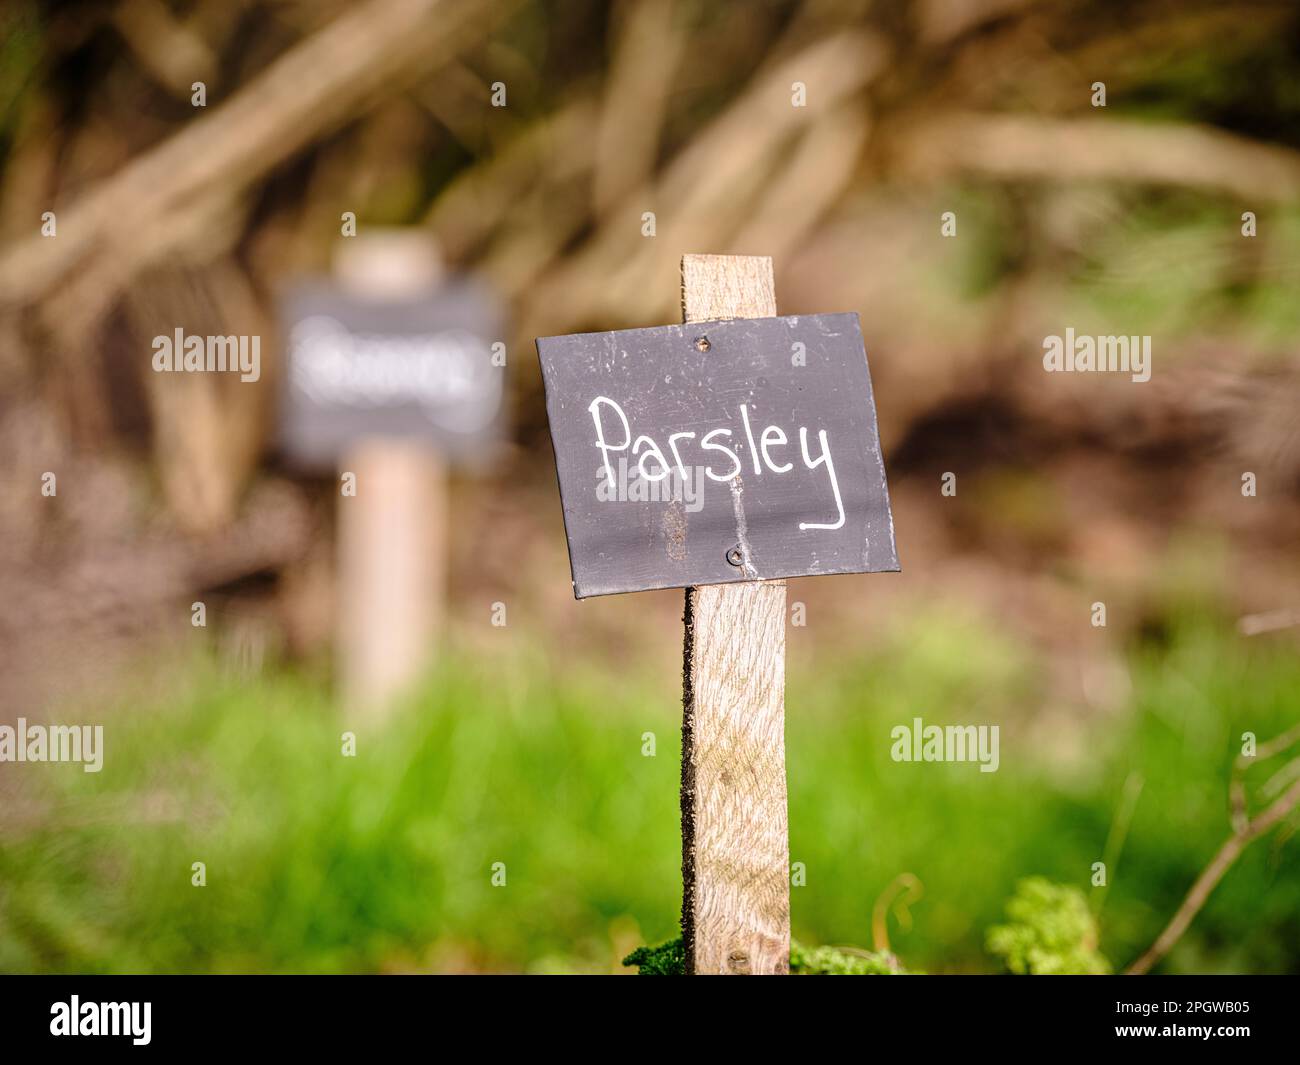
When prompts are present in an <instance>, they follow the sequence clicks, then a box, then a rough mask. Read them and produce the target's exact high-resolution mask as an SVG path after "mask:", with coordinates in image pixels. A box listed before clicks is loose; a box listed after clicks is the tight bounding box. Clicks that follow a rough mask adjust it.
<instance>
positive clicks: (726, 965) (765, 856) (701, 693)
mask: <svg viewBox="0 0 1300 1065" xmlns="http://www.w3.org/2000/svg"><path fill="white" fill-rule="evenodd" d="M775 314H776V295H775V286H774V283H773V279H772V260H771V259H770V258H767V257H750V256H722V255H687V256H685V257H683V259H682V318H683V321H686V322H695V321H705V320H710V319H717V318H766V317H772V316H775ZM684 622H685V645H684V668H683V695H682V701H683V720H682V880H683V898H682V936H683V940H684V945H685V949H686V967H687V972H688V973H698V974H703V973H737V974H778V973H786V972H788V971H789V964H790V878H789V876H790V843H789V828H788V817H787V810H786V787H785V582H784V581H752V582H746V583H742V584H719V585H709V586H705V587H699V588H688V589H686V613H685V618H684Z"/></svg>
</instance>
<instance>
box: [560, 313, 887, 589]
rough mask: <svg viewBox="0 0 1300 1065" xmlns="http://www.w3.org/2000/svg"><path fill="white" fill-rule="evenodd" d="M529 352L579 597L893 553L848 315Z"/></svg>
mask: <svg viewBox="0 0 1300 1065" xmlns="http://www.w3.org/2000/svg"><path fill="white" fill-rule="evenodd" d="M537 351H538V355H539V357H540V358H541V363H542V376H543V381H544V383H545V388H546V410H547V416H548V418H549V421H550V429H551V441H552V443H553V444H554V447H555V461H556V468H557V470H558V472H559V480H560V496H561V499H562V501H563V505H564V524H565V531H566V533H567V536H568V541H569V562H570V566H571V568H572V572H573V588H574V594H575V595H576V596H577V597H578V598H579V599H582V598H585V597H586V596H591V595H608V594H611V593H615V592H634V591H644V590H647V589H651V588H672V587H684V586H691V585H702V584H721V583H727V582H731V581H746V580H768V579H774V578H779V577H796V576H807V575H813V574H829V573H872V572H880V571H888V570H897V569H898V568H899V565H898V554H897V550H896V548H895V545H894V525H893V518H892V515H891V513H890V509H889V492H888V488H887V486H886V484H885V468H884V463H883V461H882V459H881V455H880V441H879V437H878V433H877V428H876V412H875V403H874V400H873V398H872V392H871V376H870V373H869V371H868V368H867V357H866V351H865V350H864V347H863V343H862V334H861V331H860V329H859V327H858V318H857V315H855V314H822V315H813V316H789V317H782V318H737V319H731V320H727V321H716V322H696V323H692V324H689V325H672V326H662V327H658V328H654V329H628V330H621V331H618V332H610V333H582V334H577V335H573V336H562V337H542V338H540V339H538V341H537Z"/></svg>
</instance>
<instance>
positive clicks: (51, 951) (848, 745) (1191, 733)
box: [0, 578, 1300, 973]
mask: <svg viewBox="0 0 1300 1065" xmlns="http://www.w3.org/2000/svg"><path fill="white" fill-rule="evenodd" d="M846 579H847V580H851V579H852V578H846ZM503 659H504V663H503ZM192 671H193V679H192V685H191V686H190V687H187V688H174V689H172V690H170V691H168V692H167V693H166V694H165V695H164V696H163V697H156V696H154V697H150V698H137V699H131V700H125V699H124V700H123V701H122V703H121V705H117V706H114V705H107V706H102V707H99V706H97V707H94V708H87V707H82V706H71V707H68V708H66V709H65V710H62V711H60V712H59V714H58V715H57V716H58V717H61V718H62V719H64V720H68V721H100V720H102V721H104V722H105V724H106V726H107V727H106V729H105V733H106V753H105V763H104V768H103V771H102V772H100V773H82V772H80V771H79V770H77V769H76V767H72V766H67V765H57V764H50V765H28V766H26V767H25V768H22V769H18V768H17V767H12V769H11V771H10V772H11V778H12V785H11V786H12V787H14V788H15V790H16V794H15V796H14V800H13V802H12V805H8V803H9V799H8V797H6V800H5V801H6V804H7V805H6V809H5V811H4V815H3V816H0V971H18V972H29V971H38V972H47V971H51V972H87V971H88V972H121V971H135V972H229V971H234V972H242V971H255V972H261V971H269V972H286V971H287V972H300V971H301V972H349V971H386V970H393V969H403V970H407V969H412V970H437V971H445V970H457V969H465V970H473V971H521V970H528V971H534V972H560V971H563V972H589V973H590V972H608V971H610V970H611V969H614V968H616V967H617V966H618V961H619V959H621V958H622V957H623V955H625V954H626V953H627V951H628V949H629V948H630V947H631V946H632V945H634V944H636V943H640V942H647V941H649V942H660V941H661V940H663V939H666V938H668V937H669V936H672V935H674V934H675V930H676V928H677V923H678V918H679V914H680V906H681V866H680V863H681V840H680V835H679V827H678V826H679V806H678V785H679V781H680V764H679V761H678V757H677V752H676V750H675V747H676V744H675V743H673V742H672V740H671V737H673V736H674V735H675V734H676V732H677V730H678V729H680V727H681V710H680V704H679V696H680V692H679V690H678V684H679V683H680V682H679V680H678V679H677V678H676V677H674V676H672V675H671V673H670V671H666V670H657V671H655V670H648V669H641V670H638V669H637V668H635V667H633V668H630V669H628V668H624V669H622V670H621V671H619V672H617V673H615V672H614V671H610V673H608V674H606V673H603V672H602V673H597V672H594V671H592V670H584V669H583V668H582V666H581V664H580V663H577V662H575V661H573V660H570V661H566V662H564V663H563V665H556V664H552V663H551V662H549V661H548V660H547V659H546V658H545V657H544V656H543V655H542V654H540V653H535V652H532V651H529V650H528V649H527V647H526V646H522V645H521V646H518V647H509V648H504V649H499V650H496V651H494V652H493V654H492V656H491V657H490V659H479V658H476V657H475V656H473V655H471V654H461V655H456V656H453V655H448V656H447V665H446V668H445V669H444V670H443V671H442V672H441V673H440V674H439V675H438V676H436V677H434V678H431V680H430V683H429V684H428V685H427V686H426V688H425V690H424V692H423V694H422V695H420V696H419V697H418V698H416V699H414V700H413V701H412V702H411V703H410V704H409V705H408V706H407V707H405V708H404V709H403V710H401V711H399V712H398V713H396V714H395V715H393V716H392V717H391V718H390V719H388V720H387V721H385V722H384V723H382V725H381V724H379V723H376V724H373V725H368V726H367V727H366V728H365V729H364V731H358V742H357V756H356V757H355V758H344V757H341V756H340V753H339V751H340V733H341V732H342V731H343V730H344V729H345V728H347V727H349V726H348V724H347V723H346V722H345V719H343V718H342V717H341V715H340V714H339V713H338V711H337V709H336V708H335V707H334V706H332V705H331V702H330V700H329V698H328V693H327V691H326V690H325V688H324V686H323V685H321V684H319V683H317V682H316V681H314V680H311V679H308V678H304V677H301V676H295V675H292V674H286V673H273V674H269V675H267V676H265V677H263V678H260V679H257V680H254V681H246V680H238V679H234V678H229V677H222V676H221V675H220V674H219V673H217V672H216V671H215V670H212V669H211V668H204V667H200V666H193V667H192ZM1130 676H1131V679H1132V697H1131V700H1130V701H1129V703H1128V705H1127V707H1126V708H1125V711H1124V713H1123V714H1120V715H1117V716H1115V717H1111V718H1107V720H1106V722H1105V724H1104V726H1102V725H1098V724H1097V723H1096V722H1095V721H1092V720H1088V719H1083V718H1078V719H1076V718H1072V717H1071V716H1070V715H1069V714H1068V713H1065V712H1062V711H1061V710H1060V708H1059V707H1058V708H1056V709H1054V710H1053V713H1054V714H1055V716H1054V717H1053V719H1052V727H1051V729H1050V731H1048V732H1044V731H1043V730H1042V729H1041V728H1040V729H1038V730H1037V731H1035V727H1034V726H1035V723H1036V722H1037V721H1038V720H1039V718H1040V717H1041V715H1042V714H1043V713H1044V698H1043V695H1042V691H1041V689H1040V688H1039V686H1038V685H1037V682H1036V677H1035V673H1034V669H1033V666H1032V663H1030V662H1028V661H1027V658H1026V655H1025V654H1024V652H1022V651H1021V650H1020V649H1019V648H1017V647H1016V646H1014V645H1013V644H1011V643H1009V642H1008V641H1006V640H1003V639H1002V638H1000V637H999V635H998V629H997V627H996V626H990V625H980V624H962V623H960V622H958V621H956V620H954V618H953V616H952V614H951V611H949V612H947V613H946V614H945V615H944V616H934V615H926V616H923V617H918V618H916V619H914V621H913V622H912V623H911V624H909V625H903V624H901V623H900V627H899V628H898V629H897V630H896V631H895V632H894V633H893V635H892V637H890V638H888V639H882V640H880V641H878V642H877V645H876V646H875V648H874V649H873V651H872V653H871V654H870V655H863V654H861V653H860V652H854V651H852V650H847V651H846V650H845V648H844V647H843V646H840V647H836V646H834V644H833V643H831V642H829V641H822V640H819V641H817V644H816V646H815V647H811V646H807V645H806V646H805V648H803V649H800V648H799V647H798V646H797V645H796V646H794V647H793V648H792V657H791V659H790V663H789V674H788V684H787V703H788V705H789V708H790V712H789V715H788V719H787V751H788V759H789V789H790V791H789V794H790V846H791V856H792V858H794V859H795V860H797V861H799V862H801V863H803V864H804V865H805V866H806V868H807V870H808V877H807V883H806V885H804V886H800V887H795V888H793V889H792V890H791V908H792V922H793V931H794V934H795V937H796V938H797V939H798V940H799V941H800V942H803V943H828V942H829V943H835V942H840V943H844V942H849V943H852V942H862V941H863V940H865V939H869V938H870V933H869V931H868V928H867V926H868V922H869V921H870V913H871V905H872V902H873V900H874V899H875V898H876V896H877V895H878V894H879V893H880V892H881V891H882V890H884V888H885V886H886V885H888V884H889V883H890V881H891V880H893V879H894V878H895V877H896V876H897V875H898V874H899V872H900V871H908V872H911V873H913V874H914V875H915V876H916V877H918V878H919V879H920V880H921V881H922V882H923V883H924V885H925V894H924V896H923V897H922V898H921V899H920V900H919V901H918V902H917V903H916V905H915V906H914V907H912V910H913V915H914V917H915V924H914V926H912V927H903V926H902V925H897V926H894V927H891V928H890V936H891V946H892V949H894V950H896V951H897V952H898V953H899V954H900V955H901V956H903V957H905V958H907V960H908V968H909V969H910V970H912V971H915V970H917V969H924V970H927V971H931V972H934V971H940V972H963V971H981V970H986V969H987V968H989V966H990V964H991V959H990V958H989V956H988V954H987V953H986V950H985V935H984V932H985V930H986V929H988V928H989V927H990V926H991V925H996V924H1001V923H1004V915H1003V903H1004V901H1005V900H1006V899H1007V898H1008V896H1010V895H1011V893H1012V892H1013V890H1014V887H1015V884H1016V881H1017V880H1019V879H1020V878H1021V877H1023V876H1024V875H1025V874H1026V873H1027V872H1029V871H1036V872H1040V873H1042V874H1043V875H1045V876H1046V877H1048V878H1049V879H1051V880H1054V881H1058V882H1065V881H1068V880H1070V879H1071V878H1072V877H1075V876H1077V875H1078V871H1079V870H1080V869H1087V868H1089V866H1090V864H1091V863H1092V862H1094V861H1096V860H1097V856H1098V854H1099V849H1100V848H1101V847H1102V846H1103V845H1104V842H1105V839H1106V836H1107V833H1108V831H1109V827H1110V824H1111V821H1112V818H1113V817H1114V814H1115V810H1116V807H1117V804H1118V803H1119V801H1120V795H1121V793H1122V791H1123V786H1124V781H1125V779H1126V778H1127V777H1128V776H1129V775H1130V774H1131V773H1138V774H1140V775H1141V776H1142V778H1143V779H1144V781H1145V784H1144V788H1143V790H1142V793H1141V796H1140V798H1139V800H1138V803H1137V806H1136V811H1135V814H1134V816H1133V819H1132V823H1131V827H1130V830H1129V832H1128V834H1127V837H1126V840H1125V844H1124V848H1123V851H1122V852H1121V853H1120V854H1119V856H1118V868H1117V869H1111V870H1110V871H1109V872H1110V884H1109V886H1108V887H1107V888H1106V889H1105V890H1106V892H1107V896H1106V905H1105V910H1104V918H1103V922H1102V929H1101V931H1102V936H1103V940H1102V943H1101V949H1102V950H1103V951H1104V953H1105V954H1106V955H1107V956H1108V957H1110V958H1113V959H1116V961H1117V962H1118V961H1119V960H1120V959H1128V958H1132V957H1135V956H1136V955H1137V954H1138V953H1139V952H1141V951H1142V950H1143V949H1145V948H1146V947H1147V946H1149V945H1150V943H1151V942H1152V940H1153V939H1154V938H1155V936H1156V935H1157V934H1158V933H1159V931H1160V929H1161V927H1163V924H1164V923H1165V922H1166V921H1167V920H1168V919H1169V916H1170V915H1171V914H1172V913H1173V911H1174V908H1175V907H1176V906H1177V905H1178V902H1179V900H1180V899H1181V898H1182V896H1183V895H1184V894H1185V893H1186V891H1187V889H1188V886H1189V885H1190V884H1191V883H1192V881H1193V880H1194V879H1195V877H1196V875H1197V873H1198V872H1199V871H1200V869H1201V868H1202V866H1203V865H1204V864H1205V862H1206V861H1207V860H1208V858H1209V857H1210V855H1212V854H1213V853H1214V850H1215V849H1216V848H1217V847H1218V845H1219V844H1220V843H1221V842H1222V839H1223V837H1224V836H1225V834H1226V832H1227V830H1228V825H1227V819H1226V816H1225V813H1224V806H1225V796H1226V787H1227V772H1228V767H1229V765H1230V763H1231V760H1232V757H1233V756H1234V755H1235V754H1236V753H1237V751H1239V750H1240V736H1241V733H1242V732H1244V731H1247V730H1249V731H1252V732H1254V733H1255V734H1256V735H1257V736H1259V737H1260V739H1261V740H1264V739H1267V738H1268V737H1271V736H1274V735H1276V734H1277V733H1279V732H1281V731H1282V730H1283V729H1284V728H1285V727H1286V726H1287V725H1289V724H1291V723H1293V722H1294V721H1295V720H1296V719H1297V718H1298V717H1300V660H1297V657H1296V656H1295V654H1294V652H1293V651H1291V650H1290V649H1289V647H1288V646H1287V645H1285V644H1284V643H1280V642H1279V643H1275V644H1272V645H1270V643H1269V642H1267V641H1264V640H1254V641H1242V640H1240V639H1239V638H1238V637H1237V636H1236V635H1235V634H1233V633H1232V632H1230V631H1220V630H1216V629H1214V628H1212V627H1209V626H1202V627H1184V628H1179V629H1172V630H1170V631H1168V632H1167V633H1166V634H1165V635H1164V637H1163V638H1162V639H1161V640H1160V641H1158V642H1151V643H1149V644H1146V645H1144V646H1143V649H1142V650H1141V651H1140V653H1138V654H1136V655H1135V656H1134V657H1133V658H1132V660H1131V663H1130ZM917 707H924V708H925V717H926V719H927V721H934V722H936V723H947V722H970V721H979V722H988V723H990V724H1000V725H1001V726H1002V765H1001V768H1000V769H999V770H998V772H996V773H980V772H979V771H978V769H977V768H976V767H974V766H972V765H943V764H931V765H924V766H922V765H915V764H912V765H903V764H899V763H895V762H893V761H891V760H890V758H889V729H890V728H891V727H893V726H894V725H897V724H898V723H899V722H907V721H909V720H910V719H911V716H912V715H913V714H914V713H915V712H916V708H917ZM353 727H355V726H353ZM646 730H652V731H654V732H655V733H656V734H657V735H658V737H659V751H658V755H657V756H656V757H653V758H648V757H644V756H643V755H642V754H641V747H642V740H641V736H642V733H643V732H645V731H646ZM1030 737H1032V738H1030ZM1044 737H1047V738H1048V739H1050V741H1051V743H1052V745H1053V746H1051V747H1048V746H1046V745H1045V741H1044ZM1026 743H1031V744H1033V746H1032V747H1026V746H1025V744H1026ZM194 861H203V862H205V863H206V864H207V886H206V887H203V888H196V887H192V886H191V884H190V876H191V873H190V864H191V863H192V862H194ZM496 861H502V862H504V863H505V864H506V868H507V886H505V887H493V886H492V884H491V865H492V863H493V862H496ZM629 869H634V870H636V875H629V873H628V870H629ZM892 920H893V918H891V921H892ZM792 960H795V959H792ZM1297 966H1300V848H1298V847H1296V846H1295V845H1294V842H1293V841H1292V842H1288V841H1286V840H1285V839H1284V838H1283V837H1282V836H1281V835H1280V834H1278V835H1277V836H1276V838H1270V839H1266V840H1261V841H1259V843H1257V844H1256V845H1255V846H1253V847H1252V848H1250V849H1248V850H1247V851H1246V853H1244V854H1243V855H1242V856H1241V858H1240V859H1239V860H1238V862H1237V863H1236V864H1235V865H1234V866H1233V868H1232V870H1231V871H1230V872H1229V874H1228V875H1227V876H1226V877H1225V878H1224V880H1223V882H1222V883H1221V884H1219V886H1218V887H1217V888H1216V889H1215V892H1214V894H1213V895H1212V896H1211V898H1210V900H1209V902H1208V903H1207V904H1206V906H1205V908H1204V909H1203V910H1202V912H1201V913H1200V914H1198V915H1197V918H1196V921H1195V922H1193V925H1192V927H1191V929H1190V930H1189V931H1188V933H1187V935H1186V936H1185V937H1184V940H1183V942H1182V943H1181V944H1180V945H1179V947H1178V948H1176V949H1175V951H1174V952H1173V953H1171V955H1170V957H1169V958H1168V959H1167V960H1166V962H1165V963H1164V966H1163V969H1164V971H1168V972H1186V971H1200V972H1204V971H1222V972H1231V971H1255V972H1287V971H1293V970H1294V969H1295V968H1296V967H1297Z"/></svg>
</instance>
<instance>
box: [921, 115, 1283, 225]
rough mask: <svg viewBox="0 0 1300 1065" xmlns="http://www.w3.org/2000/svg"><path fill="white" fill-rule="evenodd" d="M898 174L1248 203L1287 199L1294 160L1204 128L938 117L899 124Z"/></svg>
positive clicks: (1004, 117)
mask: <svg viewBox="0 0 1300 1065" xmlns="http://www.w3.org/2000/svg"><path fill="white" fill-rule="evenodd" d="M899 125H900V126H901V127H902V128H905V129H907V134H906V135H905V136H904V138H903V139H902V141H901V142H900V150H899V153H898V156H897V162H898V170H899V174H900V176H907V175H912V176H914V177H921V178H924V179H933V178H936V177H939V176H943V175H944V174H946V173H948V172H951V171H970V172H975V173H979V174H985V175H990V176H993V177H1005V178H1025V177H1030V178H1047V179H1055V180H1060V181H1080V180H1088V179H1092V180H1099V179H1100V180H1107V181H1121V182H1149V183H1152V184H1159V185H1175V186H1181V187H1185V188H1199V189H1208V190H1214V191H1217V192H1224V193H1227V194H1228V195H1231V196H1237V197H1240V198H1242V199H1243V200H1244V201H1246V202H1247V203H1250V202H1261V201H1267V202H1281V201H1287V200H1290V199H1292V198H1293V197H1294V196H1295V190H1296V188H1297V187H1298V186H1300V154H1298V153H1296V152H1294V151H1292V150H1291V149H1289V148H1283V147H1279V146H1277V145H1272V144H1264V143H1261V142H1259V141H1256V140H1252V139H1250V138H1248V137H1241V136H1238V135H1236V134H1233V133H1227V132H1225V131H1224V130H1220V129H1214V128H1212V127H1209V126H1197V125H1191V124H1186V123H1168V122H1164V123H1161V122H1138V121H1135V120H1131V119H1116V118H1040V117H1035V116H1030V115H1003V114H972V113H956V114H946V115H944V116H942V117H940V118H937V119H934V120H932V121H917V122H914V123H906V122H900V123H899Z"/></svg>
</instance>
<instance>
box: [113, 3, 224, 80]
mask: <svg viewBox="0 0 1300 1065" xmlns="http://www.w3.org/2000/svg"><path fill="white" fill-rule="evenodd" d="M113 25H114V26H116V27H117V30H118V32H119V33H120V34H121V35H122V39H123V40H125V41H126V43H127V45H128V46H129V47H130V49H131V51H132V52H133V53H134V54H135V56H136V58H137V59H139V61H140V63H141V64H142V65H143V66H144V68H145V69H146V70H148V71H149V73H150V74H151V75H153V77H154V78H156V79H157V80H158V82H159V83H160V84H161V85H163V87H164V88H166V89H167V91H168V92H170V93H171V94H172V95H173V96H178V97H181V98H186V97H188V96H189V95H190V91H191V86H192V85H193V84H194V82H196V81H202V82H205V83H206V82H208V81H210V80H211V79H212V78H213V77H214V76H215V74H216V70H217V57H216V56H215V55H214V54H213V52H212V49H211V48H209V47H208V45H207V43H206V42H205V41H204V40H203V38H202V37H201V36H200V35H198V34H197V33H194V32H193V31H191V30H190V28H189V27H188V26H185V25H183V24H181V23H180V22H179V21H178V20H177V19H176V18H175V17H173V15H172V13H171V12H170V11H169V10H168V9H167V6H166V5H165V4H163V3H162V2H161V0H125V2H124V3H121V4H119V5H118V6H117V8H116V9H115V10H114V12H113Z"/></svg>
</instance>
